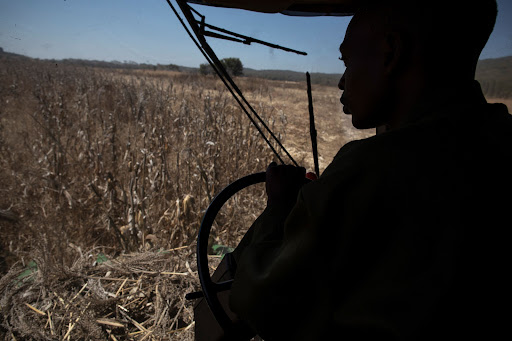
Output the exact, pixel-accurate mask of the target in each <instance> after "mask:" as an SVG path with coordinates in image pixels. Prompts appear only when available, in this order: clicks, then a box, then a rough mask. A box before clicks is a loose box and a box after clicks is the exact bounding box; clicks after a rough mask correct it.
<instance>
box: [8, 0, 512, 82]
mask: <svg viewBox="0 0 512 341" xmlns="http://www.w3.org/2000/svg"><path fill="white" fill-rule="evenodd" d="M194 8H195V9H197V10H198V11H199V12H201V13H202V14H203V15H205V16H206V22H207V23H210V24H212V25H215V26H219V27H222V28H225V29H228V30H231V31H234V32H237V33H240V34H244V35H248V36H251V37H254V38H256V39H260V40H264V41H268V42H271V43H274V44H278V45H282V46H286V47H289V48H293V49H296V50H301V51H305V52H307V53H308V55H307V56H300V55H296V54H293V53H289V52H284V51H281V50H275V49H271V48H269V47H266V46H261V45H258V44H253V45H250V46H247V45H243V44H237V43H233V42H227V41H220V40H217V39H208V41H209V43H210V44H211V46H212V47H213V49H214V51H215V52H216V53H217V55H218V56H219V57H220V58H226V57H236V58H240V60H241V61H242V63H243V64H244V66H245V67H249V68H253V69H258V70H262V69H281V70H293V71H300V72H305V71H309V72H325V73H341V72H343V64H342V62H341V61H339V60H338V57H339V52H338V47H339V44H340V43H341V41H342V40H343V36H344V34H345V31H346V28H347V25H348V22H349V20H350V17H306V18H303V17H290V16H285V15H282V14H262V13H254V12H249V11H243V10H233V9H219V8H212V7H207V6H199V5H196V6H194ZM498 10H499V13H498V18H497V22H496V26H495V29H494V32H493V34H492V35H491V38H490V40H489V43H488V44H487V46H486V48H485V49H484V51H483V52H482V55H481V59H486V58H498V57H503V56H510V55H512V1H511V0H498ZM0 47H2V48H3V49H4V50H5V51H7V52H13V53H18V54H23V55H27V56H30V57H35V58H41V59H63V58H80V59H94V60H106V61H113V60H116V61H134V62H137V63H149V64H176V65H182V66H190V67H198V66H199V64H201V63H205V62H206V61H205V59H204V57H203V56H202V55H201V53H200V52H199V51H198V50H197V48H196V46H195V45H194V44H193V43H192V41H191V40H190V38H189V37H188V35H187V34H186V32H185V31H184V29H183V28H182V26H181V24H180V23H179V21H178V19H177V18H176V17H175V16H174V14H173V12H172V10H171V9H170V7H169V6H168V4H167V2H166V1H165V0H0Z"/></svg>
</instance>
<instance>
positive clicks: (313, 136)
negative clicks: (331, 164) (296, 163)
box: [306, 72, 320, 176]
mask: <svg viewBox="0 0 512 341" xmlns="http://www.w3.org/2000/svg"><path fill="white" fill-rule="evenodd" d="M306 79H307V83H308V103H309V133H310V135H311V147H312V149H313V161H314V162H315V173H316V176H320V167H319V166H318V146H317V143H316V128H315V114H314V113H313V95H312V94H311V76H310V75H309V72H306Z"/></svg>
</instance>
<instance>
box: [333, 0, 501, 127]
mask: <svg viewBox="0 0 512 341" xmlns="http://www.w3.org/2000/svg"><path fill="white" fill-rule="evenodd" d="M496 13H497V9H496V1H495V0H474V1H465V0H445V1H443V2H435V1H425V0H388V1H377V0H369V1H366V3H365V5H364V6H363V7H361V8H360V10H359V11H358V12H357V13H356V14H355V16H354V18H353V19H352V21H351V22H350V25H349V27H348V29H347V34H346V36H345V39H344V41H343V43H342V44H341V46H340V52H341V53H342V59H343V60H344V62H345V64H346V67H347V69H346V70H345V73H344V75H343V77H342V78H341V80H340V83H339V87H340V89H341V90H344V93H343V96H342V98H341V101H342V103H343V104H344V111H345V112H346V113H347V114H351V115H352V122H353V125H354V126H355V127H356V128H371V127H375V126H378V125H382V124H392V123H393V121H399V120H400V118H399V117H397V116H400V115H402V116H403V115H407V113H406V112H407V110H409V111H410V110H411V109H412V108H414V107H415V106H417V104H418V103H415V102H418V101H420V100H424V98H423V99H421V97H422V95H426V94H427V92H428V90H429V91H432V88H433V87H436V86H443V85H445V84H452V85H454V86H457V85H458V84H462V83H467V82H469V81H472V80H473V79H474V73H475V69H476V63H477V61H478V57H479V55H480V53H481V51H482V49H483V47H484V46H485V44H486V42H487V40H488V38H489V35H490V34H491V32H492V29H493V27H494V23H495V20H496Z"/></svg>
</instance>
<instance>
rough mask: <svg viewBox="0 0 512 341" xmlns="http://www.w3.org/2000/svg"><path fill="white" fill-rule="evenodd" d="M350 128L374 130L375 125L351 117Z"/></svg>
mask: <svg viewBox="0 0 512 341" xmlns="http://www.w3.org/2000/svg"><path fill="white" fill-rule="evenodd" d="M350 115H351V114H350ZM352 126H353V127H354V128H356V129H371V128H375V127H376V126H377V125H376V124H375V122H373V121H368V120H362V119H359V118H358V117H357V116H354V115H352Z"/></svg>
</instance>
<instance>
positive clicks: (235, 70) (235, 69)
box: [199, 58, 244, 76]
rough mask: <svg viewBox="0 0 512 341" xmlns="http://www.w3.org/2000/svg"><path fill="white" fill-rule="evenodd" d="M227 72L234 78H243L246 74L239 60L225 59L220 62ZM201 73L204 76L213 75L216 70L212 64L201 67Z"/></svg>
mask: <svg viewBox="0 0 512 341" xmlns="http://www.w3.org/2000/svg"><path fill="white" fill-rule="evenodd" d="M220 62H221V63H222V65H223V66H224V68H225V69H226V71H227V72H228V73H229V74H230V75H232V76H242V75H243V74H244V66H243V64H242V62H241V61H240V59H238V58H224V59H222V60H221V61H220ZM199 73H200V74H202V75H212V74H214V73H215V72H214V70H213V68H212V67H211V65H210V64H201V65H199Z"/></svg>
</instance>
